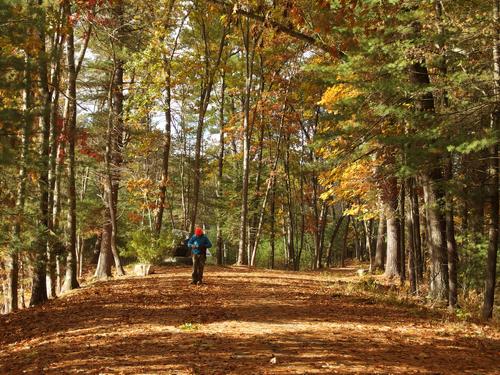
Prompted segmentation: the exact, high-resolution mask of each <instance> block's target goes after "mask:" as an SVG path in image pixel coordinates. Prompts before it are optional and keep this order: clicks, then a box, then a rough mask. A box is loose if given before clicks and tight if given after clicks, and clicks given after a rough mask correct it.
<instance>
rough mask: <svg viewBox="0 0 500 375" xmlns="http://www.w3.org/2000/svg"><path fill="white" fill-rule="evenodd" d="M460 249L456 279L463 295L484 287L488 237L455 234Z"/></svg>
mask: <svg viewBox="0 0 500 375" xmlns="http://www.w3.org/2000/svg"><path fill="white" fill-rule="evenodd" d="M456 239H457V246H458V248H459V249H460V250H459V251H460V253H459V264H458V281H459V284H460V288H461V290H462V293H463V295H467V294H468V293H469V292H470V291H474V290H480V289H482V288H483V287H484V276H485V275H484V272H485V266H484V265H485V264H486V258H487V254H488V238H487V237H486V236H482V235H478V234H477V233H476V234H467V233H466V234H465V235H464V234H462V235H457V238H456Z"/></svg>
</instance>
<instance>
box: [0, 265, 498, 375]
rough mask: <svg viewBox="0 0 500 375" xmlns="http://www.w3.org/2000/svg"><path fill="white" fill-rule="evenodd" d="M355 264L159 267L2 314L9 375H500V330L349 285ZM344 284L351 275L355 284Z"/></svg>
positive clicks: (3, 369) (0, 369)
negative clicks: (194, 272) (198, 276)
mask: <svg viewBox="0 0 500 375" xmlns="http://www.w3.org/2000/svg"><path fill="white" fill-rule="evenodd" d="M354 274H355V270H347V271H346V270H343V271H342V272H340V271H339V272H337V273H336V272H335V271H333V273H322V274H318V273H316V274H315V273H292V272H285V271H262V270H249V269H245V268H230V267H228V268H222V267H214V266H209V267H207V269H206V275H205V281H206V284H204V285H202V286H193V285H189V284H188V283H189V278H190V269H189V268H181V267H172V268H167V267H163V268H157V269H156V273H155V274H153V275H151V276H148V277H143V278H139V277H126V278H120V279H116V280H110V281H107V282H99V283H93V284H90V285H89V286H87V287H85V288H82V289H80V290H77V291H73V292H71V293H70V294H68V295H66V296H63V297H61V298H58V299H56V300H53V301H51V302H49V303H47V304H45V305H43V306H39V307H36V308H32V309H27V310H23V311H20V312H17V313H14V314H10V315H6V316H1V317H0V373H1V374H17V373H33V374H60V373H84V374H320V373H321V374H325V373H328V374H335V373H339V374H355V373H359V374H368V373H370V374H387V373H393V374H395V373H405V374H408V373H419V374H467V373H469V374H498V373H499V360H498V358H500V334H499V332H498V330H497V329H496V328H495V327H491V326H490V327H488V326H480V325H477V324H470V323H462V322H446V321H443V320H442V318H440V316H439V314H435V313H432V312H431V311H426V310H425V309H424V310H422V311H418V313H415V311H414V309H413V308H410V307H408V306H402V305H398V304H395V305H392V304H387V303H383V302H380V301H376V300H371V299H366V298H360V297H359V296H356V295H352V294H351V293H344V292H343V288H345V283H347V282H348V280H349V277H350V276H349V275H353V276H352V277H354ZM346 280H347V281H346Z"/></svg>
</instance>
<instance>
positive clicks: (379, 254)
mask: <svg viewBox="0 0 500 375" xmlns="http://www.w3.org/2000/svg"><path fill="white" fill-rule="evenodd" d="M385 223H386V219H385V215H384V210H383V209H381V210H380V214H379V221H378V229H377V245H376V248H375V260H374V261H373V269H374V270H375V271H376V270H383V269H384V242H385V241H384V237H385Z"/></svg>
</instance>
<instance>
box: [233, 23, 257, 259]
mask: <svg viewBox="0 0 500 375" xmlns="http://www.w3.org/2000/svg"><path fill="white" fill-rule="evenodd" d="M243 28H244V31H243V44H244V46H245V96H244V102H243V169H242V171H243V176H242V177H243V181H242V188H241V214H240V229H239V231H240V240H239V245H238V260H237V261H236V264H238V265H242V264H245V263H246V262H247V261H248V260H246V259H245V249H246V246H247V226H248V221H247V216H248V182H249V175H250V133H251V129H250V95H251V93H252V82H253V79H252V78H253V61H254V51H253V49H252V51H251V50H250V21H249V20H248V18H247V19H246V20H245V23H244V26H243Z"/></svg>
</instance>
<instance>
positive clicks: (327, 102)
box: [318, 83, 361, 113]
mask: <svg viewBox="0 0 500 375" xmlns="http://www.w3.org/2000/svg"><path fill="white" fill-rule="evenodd" d="M360 94H361V92H360V91H359V90H358V89H357V88H355V87H354V86H353V85H351V84H348V83H339V84H336V85H334V86H332V87H330V88H328V89H327V90H326V91H325V93H324V94H323V96H322V98H321V100H320V101H319V102H318V105H321V106H323V107H324V108H325V109H326V110H327V111H328V112H330V113H336V108H335V107H336V105H338V104H339V103H340V102H342V101H344V100H346V99H353V98H356V97H358V96H359V95H360Z"/></svg>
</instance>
